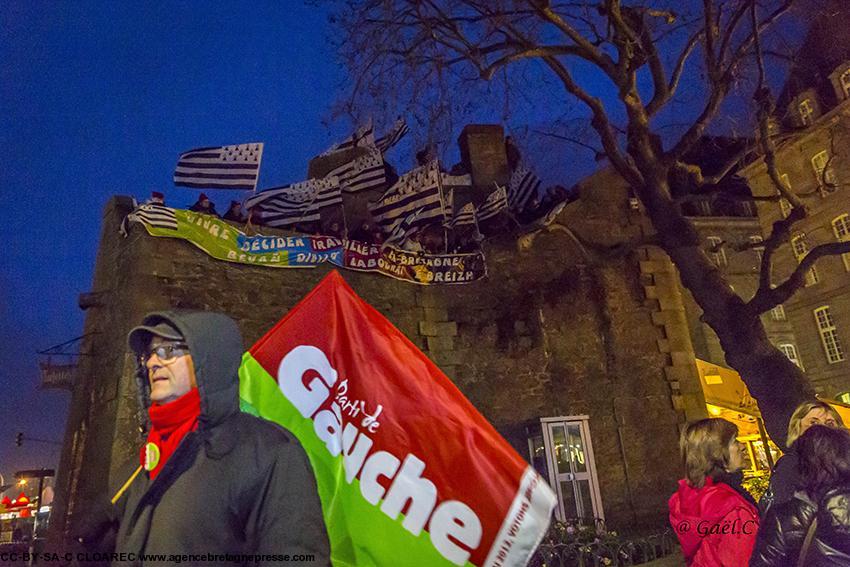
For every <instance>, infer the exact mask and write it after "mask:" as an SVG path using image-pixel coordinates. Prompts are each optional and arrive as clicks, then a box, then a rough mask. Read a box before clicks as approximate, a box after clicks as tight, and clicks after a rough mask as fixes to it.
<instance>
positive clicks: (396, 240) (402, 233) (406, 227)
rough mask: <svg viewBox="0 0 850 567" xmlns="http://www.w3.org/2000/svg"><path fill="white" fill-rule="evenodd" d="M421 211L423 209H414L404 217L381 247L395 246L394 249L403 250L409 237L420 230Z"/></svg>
mask: <svg viewBox="0 0 850 567" xmlns="http://www.w3.org/2000/svg"><path fill="white" fill-rule="evenodd" d="M423 211H424V208H422V209H416V210H415V211H414V212H412V213H410V214H409V215H407V216H406V217H404V220H403V221H401V222H400V223H398V225H397V226H396V227H395V230H393V232H392V234H390V235H389V236H388V237H387V239H386V240H385V241H384V243H383V245H382V247H386V246H395V247H396V248H402V249H403V248H404V247H405V244H406V243H407V241H408V240H409V239H410V237H411V236H413V235H414V234H415V233H416V232H418V230H417V229H418V228H421V226H422V225H421V224H419V220H420V218H421V217H422V215H423Z"/></svg>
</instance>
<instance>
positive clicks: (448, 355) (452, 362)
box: [428, 350, 461, 368]
mask: <svg viewBox="0 0 850 567" xmlns="http://www.w3.org/2000/svg"><path fill="white" fill-rule="evenodd" d="M428 358H430V359H431V360H433V361H434V363H435V364H436V365H437V366H439V367H440V368H448V367H449V366H458V365H459V364H460V363H461V356H460V353H459V352H457V351H456V350H439V351H434V352H430V353H428Z"/></svg>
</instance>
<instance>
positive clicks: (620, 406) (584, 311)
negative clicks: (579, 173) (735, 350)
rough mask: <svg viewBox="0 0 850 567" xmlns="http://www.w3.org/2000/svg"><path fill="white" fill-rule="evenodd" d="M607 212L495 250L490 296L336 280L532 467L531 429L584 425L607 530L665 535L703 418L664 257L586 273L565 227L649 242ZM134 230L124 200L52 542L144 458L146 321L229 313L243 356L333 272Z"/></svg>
mask: <svg viewBox="0 0 850 567" xmlns="http://www.w3.org/2000/svg"><path fill="white" fill-rule="evenodd" d="M606 190H607V189H606ZM609 193H610V191H609ZM606 199H607V200H606ZM606 199H597V198H596V196H594V195H593V194H587V195H584V196H583V198H582V199H580V200H579V201H576V202H573V203H571V204H569V205H568V206H567V207H566V209H565V210H564V212H563V213H562V214H561V215H560V217H559V219H558V221H557V223H556V225H553V226H550V227H549V229H547V230H543V231H539V232H536V233H531V234H527V235H525V236H523V237H522V238H520V239H519V241H517V238H516V237H515V236H511V235H508V234H505V235H503V236H501V237H499V238H496V239H494V240H492V241H490V242H488V243H487V244H486V245H485V254H486V257H487V261H488V272H489V274H488V277H487V278H485V279H484V280H481V281H478V282H473V283H471V284H467V285H457V286H430V287H425V286H417V285H413V284H408V283H403V282H399V281H396V280H393V279H390V278H387V277H383V276H380V275H377V274H361V273H357V272H352V271H343V272H342V275H343V277H345V279H346V281H348V283H349V284H351V286H352V287H353V288H354V289H355V290H356V291H357V293H358V294H360V295H361V297H363V298H364V299H365V300H366V301H367V302H369V303H370V304H372V305H373V306H374V307H375V308H377V309H378V310H379V311H380V312H381V313H383V314H384V315H385V316H386V317H387V318H388V319H389V320H390V321H392V323H393V324H395V325H396V326H397V327H398V328H399V329H400V330H401V331H402V332H404V333H405V335H406V336H407V337H408V338H410V339H411V340H412V341H413V343H414V344H416V345H417V346H419V347H420V348H421V349H422V350H423V351H424V352H425V353H426V354H427V355H428V356H429V357H430V358H431V359H432V360H434V361H435V362H436V363H437V364H438V365H439V366H440V367H441V368H442V369H443V370H444V371H445V372H446V374H447V375H448V376H449V377H450V378H451V379H452V380H453V381H454V382H455V383H456V385H457V386H458V387H459V389H460V390H461V391H462V392H463V393H464V394H465V395H466V396H467V397H468V398H469V399H470V401H471V402H472V403H473V404H474V405H475V406H476V407H477V408H478V409H479V411H480V412H481V413H482V414H483V415H484V416H485V417H486V418H487V419H488V420H490V422H491V423H493V425H494V426H496V428H497V429H499V430H500V431H502V432H503V434H504V435H505V436H506V438H507V439H508V440H509V441H510V442H511V443H512V444H513V445H514V447H515V448H516V449H517V451H518V452H519V453H520V455H522V456H523V457H524V458H528V445H527V440H526V438H525V437H524V436H523V428H522V426H523V424H527V423H530V422H535V421H537V422H539V419H540V418H541V417H556V416H577V415H588V416H589V426H590V434H591V436H592V444H593V451H594V456H595V462H596V468H597V471H598V479H599V485H600V491H601V496H602V502H603V506H604V512H605V517H606V520H607V522H608V523H609V525H612V526H615V527H618V528H620V529H622V528H624V527H629V528H634V527H636V526H646V527H655V528H657V527H660V526H662V525H664V524H665V522H666V514H667V512H666V500H667V498H668V497H669V495H670V494H671V493H672V492H673V490H674V489H675V481H676V479H677V478H678V477H679V476H680V471H679V465H678V463H679V459H678V449H677V441H678V430H679V426H680V425H681V424H682V423H683V422H684V421H685V419H686V418H693V417H699V416H701V414H700V412H701V411H702V412H704V404H703V405H702V410H700V404H701V403H702V401H701V393H700V392H699V386H698V377H697V376H696V370H695V368H694V367H693V349H692V347H691V344H690V339H689V337H688V327H687V321H686V319H685V317H684V312H683V308H682V301H681V295H680V293H679V291H678V284H677V279H676V276H675V271H674V270H673V269H672V266H671V265H670V263H669V260H667V259H666V256H664V255H663V254H661V253H659V252H658V251H657V250H653V249H643V250H639V251H638V252H636V253H635V252H631V253H627V254H622V255H619V256H612V257H611V259H609V260H607V261H605V262H603V263H598V262H591V261H589V260H588V259H587V258H586V256H585V253H584V251H583V249H582V245H581V244H579V242H578V241H577V240H576V239H574V238H572V237H571V229H570V228H567V227H571V228H572V229H574V230H575V231H576V232H580V233H581V234H598V235H599V238H600V241H609V242H615V241H617V240H624V239H627V238H628V237H630V236H634V235H635V234H638V233H640V231H641V230H643V227H642V225H641V224H640V222H635V220H634V218H632V217H633V215H632V214H631V213H630V211H629V210H628V206H627V200H626V199H625V196H624V195H619V196H617V195H615V196H613V197H610V196H608V197H606ZM127 212H129V200H128V199H127V198H120V197H117V198H114V199H113V200H112V201H110V203H109V204H108V205H107V206H106V209H105V213H104V224H103V234H102V241H101V246H100V252H99V257H98V265H97V269H96V275H95V280H94V288H93V290H92V293H90V294H86V295H85V298H86V300H85V301H84V302H82V303H81V304H83V303H84V305H85V307H86V308H87V311H88V312H87V320H86V328H85V331H86V333H93V334H92V335H90V336H89V344H88V345H86V348H89V349H90V350H91V351H92V352H93V353H95V355H96V356H94V357H88V358H87V362H86V364H85V365H84V366H83V367H82V368H81V372H80V381H79V384H78V387H77V389H76V390H75V392H74V399H73V402H72V410H71V415H70V417H69V422H68V428H67V433H66V446H65V448H64V450H63V456H62V462H61V465H60V478H59V480H58V489H57V493H58V496H57V508H56V518H57V521H56V522H55V526H54V530H55V534H61V533H62V532H63V531H64V532H65V533H66V534H69V533H73V526H74V523H75V521H76V519H77V518H76V517H77V516H78V515H79V514H81V513H82V511H83V510H84V508H85V505H86V504H88V503H90V501H91V500H92V499H93V498H94V497H95V496H97V495H101V496H102V495H104V494H106V493H107V492H108V490H107V486H106V475H105V474H103V473H104V472H105V471H109V472H110V476H112V477H113V478H112V481H113V483H114V482H119V481H120V480H123V479H117V478H114V477H115V471H116V469H117V468H118V467H119V466H121V465H122V464H123V463H124V462H126V461H127V460H128V459H132V458H135V455H136V454H137V450H138V447H139V446H140V441H141V437H140V433H139V430H138V404H137V401H136V394H135V385H134V379H133V368H134V363H133V360H132V356H131V355H130V353H129V352H128V350H127V347H126V344H125V342H124V337H125V336H126V333H127V331H128V330H129V329H130V328H131V327H132V326H134V325H136V324H138V321H140V320H141V318H142V317H143V315H144V314H145V313H147V312H149V311H152V310H157V309H166V308H194V309H208V310H215V311H222V312H225V313H227V314H229V315H230V316H231V317H233V318H234V319H235V320H236V321H237V322H238V324H239V326H240V328H241V330H242V333H243V335H244V338H245V345H246V348H247V347H248V346H250V345H251V344H252V343H253V342H254V341H256V340H257V339H258V338H260V337H261V336H262V335H263V334H264V333H265V332H266V331H267V330H268V329H269V328H271V326H272V325H273V324H274V323H276V322H277V321H278V320H279V319H280V318H281V317H282V316H283V315H284V314H285V313H286V312H287V311H288V310H289V309H290V308H291V307H293V306H294V305H295V304H296V303H297V302H298V301H299V300H300V299H301V298H302V297H303V296H304V295H305V294H306V293H307V292H308V291H309V290H310V289H312V287H313V286H315V284H316V283H318V282H319V281H320V280H321V279H322V278H323V277H324V276H325V275H326V274H327V272H328V270H329V269H330V268H324V267H320V268H316V269H270V268H263V267H253V266H243V265H236V264H230V263H227V262H221V261H217V260H214V259H212V258H211V257H209V256H207V255H206V254H205V253H204V252H202V251H201V250H199V249H197V248H195V247H194V246H192V245H191V244H189V243H187V242H184V241H180V240H175V239H168V238H154V237H150V236H148V235H147V233H146V232H145V230H144V228H143V227H142V226H140V225H131V226H130V227H129V235H128V237H127V238H124V237H122V236H120V235H119V234H118V227H119V225H120V222H121V219H122V218H123V216H124V215H125V214H126V213H127ZM263 232H264V233H265V232H267V231H266V230H265V229H264V230H263ZM268 232H270V233H271V232H274V231H273V230H269V231H268ZM66 515H69V516H70V521H69V522H67V523H66V522H65V516H66ZM54 537H56V535H54Z"/></svg>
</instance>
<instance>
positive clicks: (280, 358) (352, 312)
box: [243, 272, 555, 565]
mask: <svg viewBox="0 0 850 567" xmlns="http://www.w3.org/2000/svg"><path fill="white" fill-rule="evenodd" d="M249 355H250V356H251V357H253V358H254V359H255V360H256V361H257V362H258V363H259V365H260V366H262V368H263V369H264V370H265V372H266V373H267V374H268V375H269V376H271V377H272V378H273V379H274V380H276V381H277V386H278V388H279V391H280V392H281V393H282V394H283V396H284V397H285V398H286V399H287V400H288V401H289V402H291V404H292V405H293V406H294V407H295V409H296V410H297V412H298V413H299V414H300V415H299V416H297V418H298V419H300V420H302V422H303V420H312V427H311V429H312V432H311V433H310V435H313V434H315V436H316V437H317V438H318V440H319V441H320V443H315V444H314V446H318V447H320V448H321V451H326V452H327V455H324V457H333V458H339V457H340V456H341V459H339V462H340V463H341V466H340V472H339V475H340V476H341V477H343V476H344V480H345V482H347V483H348V484H352V482H353V481H354V480H355V479H356V480H357V481H358V482H359V488H360V493H361V495H360V496H358V498H359V497H361V496H362V498H363V499H365V500H366V501H367V502H368V503H369V504H371V505H373V506H375V507H377V508H379V509H380V511H381V512H383V513H384V514H386V515H387V516H389V517H390V518H391V519H393V520H396V519H397V520H398V522H399V529H404V530H407V532H409V533H411V534H413V535H414V536H419V534H420V533H422V532H423V531H425V532H427V533H428V535H429V537H430V541H431V543H432V545H433V546H434V548H436V550H437V551H438V552H439V554H440V555H441V556H442V557H443V558H445V559H446V560H447V561H448V562H449V563H454V564H458V565H464V564H467V562H469V563H471V564H473V565H512V564H525V562H526V561H527V560H528V557H529V555H530V553H531V552H532V551H533V549H534V547H535V546H536V544H537V543H538V542H539V540H540V538H541V537H542V535H543V533H544V532H545V530H546V528H547V526H548V522H549V515H550V513H551V510H552V508H553V507H554V503H555V498H554V495H553V494H552V492H551V490H550V489H549V488H548V486H547V485H546V484H545V483H544V482H543V481H542V479H540V477H539V476H538V475H537V474H536V473H535V472H534V471H533V469H532V468H531V467H529V466H528V464H527V463H526V462H525V461H523V459H522V458H521V457H520V456H519V455H518V454H517V453H516V452H515V451H514V450H513V449H512V448H511V447H510V445H509V444H508V443H507V442H506V441H505V440H504V439H503V438H502V437H501V436H500V435H499V434H498V433H497V432H496V430H495V429H494V428H493V427H492V426H491V425H490V423H489V422H487V420H486V419H485V418H484V417H483V416H482V415H481V414H480V413H479V412H478V411H477V410H476V409H475V407H474V406H473V405H472V404H471V403H470V402H469V401H468V400H467V399H466V398H465V397H464V396H463V394H462V393H461V392H460V391H459V390H458V389H457V388H456V387H455V385H454V384H453V383H452V382H451V380H449V379H448V378H447V377H446V376H445V375H444V374H443V373H442V372H441V371H440V369H439V368H438V367H437V366H436V365H435V364H434V363H432V362H431V361H430V360H429V359H428V358H427V357H426V356H425V355H424V354H423V353H422V352H421V351H419V349H418V348H417V347H416V346H415V345H414V344H413V343H411V342H410V341H409V340H408V339H407V337H405V336H404V334H402V333H401V332H400V331H399V330H398V329H396V328H395V327H394V326H393V325H392V324H391V323H390V322H389V321H388V320H387V319H386V318H385V317H384V316H383V315H381V314H380V313H378V312H377V311H376V310H375V309H374V308H372V307H371V306H369V305H368V304H366V303H365V302H364V301H363V300H362V299H360V298H359V297H358V296H357V295H356V294H355V292H354V291H353V290H352V289H351V288H350V287H349V286H348V285H347V284H346V283H345V281H344V280H343V278H342V277H341V276H340V275H339V274H338V273H337V272H332V273H331V274H329V275H328V276H327V277H326V278H325V279H324V280H323V281H322V282H321V283H320V284H319V285H318V286H317V287H316V288H315V289H314V290H313V291H312V292H310V294H308V295H307V297H306V298H305V299H304V300H303V301H302V302H301V303H299V304H298V305H297V306H296V307H295V308H293V309H292V310H291V311H290V312H289V313H288V314H287V315H286V317H284V318H283V319H282V320H281V321H280V322H279V323H278V324H277V325H276V326H275V327H274V328H273V329H272V330H271V331H269V332H268V333H267V334H266V335H265V336H264V337H263V338H262V339H260V340H259V341H258V342H257V344H255V345H254V346H253V347H252V348H251V350H250V351H249ZM247 356H248V355H246V357H247ZM243 397H244V396H243ZM284 425H285V426H286V425H287V424H285V423H284ZM302 443H304V444H305V447H306V446H308V445H309V442H305V440H304V439H302ZM309 450H310V449H309V448H308V453H309ZM321 451H320V452H321ZM311 461H312V462H313V464H314V469H315V468H316V466H317V465H316V460H315V459H314V457H313V456H312V455H311ZM332 462H336V461H332ZM332 466H334V465H332ZM317 479H318V481H319V490H320V492H322V491H323V490H325V491H332V490H337V489H338V488H335V487H327V486H325V487H323V482H322V475H320V474H319V471H317ZM325 484H327V483H325ZM339 484H341V482H340V483H339ZM339 484H338V485H339ZM338 485H337V486H338ZM322 496H323V505H324V506H327V505H328V502H329V501H330V500H332V498H331V497H330V496H326V495H325V494H323V495H322ZM327 517H329V515H328V513H327V510H326V518H327ZM337 529H339V527H338V526H334V525H329V526H328V530H329V532H330V533H331V542H332V545H333V542H334V538H335V536H334V533H333V532H334V531H335V530H337ZM398 552H399V553H400V554H403V553H404V550H398ZM402 563H403V562H402Z"/></svg>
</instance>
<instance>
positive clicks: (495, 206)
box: [477, 184, 508, 221]
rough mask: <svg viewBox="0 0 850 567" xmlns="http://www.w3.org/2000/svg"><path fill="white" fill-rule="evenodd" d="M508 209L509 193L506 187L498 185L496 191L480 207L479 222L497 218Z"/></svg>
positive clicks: (478, 212)
mask: <svg viewBox="0 0 850 567" xmlns="http://www.w3.org/2000/svg"><path fill="white" fill-rule="evenodd" d="M507 208H508V193H507V191H505V188H504V187H500V186H499V185H498V184H496V190H495V191H493V192H492V193H490V194H489V195H487V198H486V199H484V202H483V203H481V206H480V207H478V211H477V215H478V220H479V221H485V220H487V219H490V218H492V217H495V216H496V215H498V214H499V213H500V212H502V211H503V210H505V209H507Z"/></svg>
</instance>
